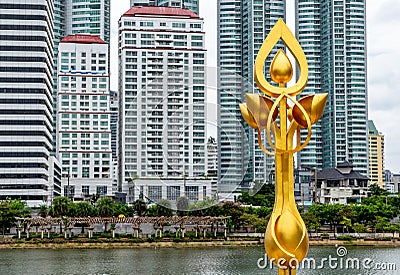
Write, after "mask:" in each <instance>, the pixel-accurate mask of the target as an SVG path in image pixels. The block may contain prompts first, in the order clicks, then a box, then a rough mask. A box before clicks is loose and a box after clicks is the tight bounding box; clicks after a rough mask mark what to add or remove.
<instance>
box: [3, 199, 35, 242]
mask: <svg viewBox="0 0 400 275" xmlns="http://www.w3.org/2000/svg"><path fill="white" fill-rule="evenodd" d="M30 213H31V209H30V208H29V207H28V206H27V204H26V202H21V201H19V200H10V199H6V200H2V201H0V226H1V229H2V234H3V238H4V235H5V232H6V229H7V228H10V227H12V226H13V225H14V223H15V218H16V217H20V218H25V217H29V216H30Z"/></svg>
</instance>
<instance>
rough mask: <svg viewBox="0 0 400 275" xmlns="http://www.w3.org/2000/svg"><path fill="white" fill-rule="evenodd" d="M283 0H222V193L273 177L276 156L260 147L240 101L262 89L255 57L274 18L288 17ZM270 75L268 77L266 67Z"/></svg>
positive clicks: (220, 108) (220, 57)
mask: <svg viewBox="0 0 400 275" xmlns="http://www.w3.org/2000/svg"><path fill="white" fill-rule="evenodd" d="M285 2H286V1H285V0H262V1H251V0H247V1H246V0H233V1H232V0H230V1H228V0H219V1H218V68H219V71H218V108H219V109H218V126H219V127H218V130H219V133H218V145H219V148H218V150H219V153H218V156H219V159H218V163H219V173H218V178H219V193H220V194H221V195H222V194H224V193H225V194H229V193H232V192H234V191H240V190H242V189H247V188H249V187H250V185H251V183H252V182H253V183H254V182H256V181H257V182H268V181H271V178H273V172H274V171H273V159H272V158H270V157H268V156H266V155H265V154H264V153H263V152H262V151H261V150H260V149H259V146H258V144H257V134H256V133H255V132H254V131H253V130H252V129H250V127H248V126H247V125H246V123H244V122H243V119H242V117H241V113H240V110H239V103H240V102H245V94H246V93H258V89H257V88H256V85H255V83H254V77H253V70H254V62H255V58H256V57H257V53H258V50H259V49H260V47H261V45H262V43H263V42H264V39H265V38H266V36H267V35H268V33H269V31H270V30H271V28H272V27H273V26H274V25H275V23H276V21H278V19H279V18H285ZM279 46H282V45H279ZM276 49H277V47H275V50H274V51H273V52H272V54H271V56H273V54H274V52H276ZM271 60H272V59H271V58H269V59H268V60H267V61H266V66H267V67H268V66H269V64H270V62H271ZM266 76H267V79H269V76H268V73H267V75H266ZM263 140H265V138H264V137H263ZM222 196H224V195H222Z"/></svg>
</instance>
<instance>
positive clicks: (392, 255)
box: [0, 246, 400, 275]
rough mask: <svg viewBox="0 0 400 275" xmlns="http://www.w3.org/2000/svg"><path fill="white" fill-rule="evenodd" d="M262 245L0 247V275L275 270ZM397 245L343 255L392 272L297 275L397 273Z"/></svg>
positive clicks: (317, 253) (331, 251)
mask: <svg viewBox="0 0 400 275" xmlns="http://www.w3.org/2000/svg"><path fill="white" fill-rule="evenodd" d="M263 253H264V248H263V247H261V246H260V247H227V248H225V247H223V248H177V249H173V248H140V249H88V250H78V249H76V250H74V249H65V250H54V249H53V250H50V249H49V250H44V249H40V250H0V273H1V274H267V275H268V274H271V275H272V274H276V270H270V269H269V268H268V267H267V268H266V269H259V268H258V266H257V261H258V259H259V258H261V257H263V255H264V254H263ZM329 255H331V257H332V258H333V257H336V258H338V259H340V257H338V256H337V251H336V248H335V247H313V248H311V249H310V251H309V254H308V258H314V259H315V261H316V263H317V265H318V264H320V263H321V260H322V258H329ZM399 256H400V248H371V247H368V248H365V247H364V248H357V247H347V255H346V256H344V257H343V259H347V258H349V257H351V258H358V259H359V260H360V261H362V260H363V259H366V258H370V259H371V260H372V261H373V263H388V262H390V263H394V264H396V266H397V272H396V271H393V270H392V271H389V270H386V271H382V270H366V269H364V268H362V266H361V268H360V269H348V270H346V269H340V266H338V268H336V269H331V268H329V264H328V263H325V268H324V269H311V270H310V269H305V270H299V271H298V274H310V275H317V274H318V275H319V274H324V275H331V274H332V275H333V274H334V275H337V274H349V275H353V274H366V275H372V274H385V275H389V274H400V271H399V270H400V257H399Z"/></svg>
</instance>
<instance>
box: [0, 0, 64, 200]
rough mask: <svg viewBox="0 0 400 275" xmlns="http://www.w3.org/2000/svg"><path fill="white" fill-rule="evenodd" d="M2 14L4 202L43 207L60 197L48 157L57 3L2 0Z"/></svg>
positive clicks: (0, 182) (0, 166)
mask: <svg viewBox="0 0 400 275" xmlns="http://www.w3.org/2000/svg"><path fill="white" fill-rule="evenodd" d="M0 15H1V16H0V29H1V34H0V125H1V126H0V128H1V131H0V199H5V198H6V197H9V198H12V199H15V198H17V199H22V200H25V201H27V202H28V204H29V205H30V206H39V205H41V204H45V203H49V202H50V201H51V199H52V198H53V197H54V196H57V195H59V194H60V186H59V180H58V179H56V178H53V177H54V175H53V174H54V173H52V171H53V170H56V171H57V170H59V166H58V162H57V161H56V160H54V159H52V157H51V156H50V152H51V150H52V130H53V129H52V114H53V110H52V109H53V108H52V102H53V100H52V85H53V78H52V74H53V38H54V37H53V34H54V31H53V17H54V10H53V1H49V0H35V1H32V0H3V1H1V2H0ZM52 167H53V168H54V169H53V168H52Z"/></svg>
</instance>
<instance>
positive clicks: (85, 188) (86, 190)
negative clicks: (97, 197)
mask: <svg viewBox="0 0 400 275" xmlns="http://www.w3.org/2000/svg"><path fill="white" fill-rule="evenodd" d="M82 195H83V196H89V186H88V185H82Z"/></svg>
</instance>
